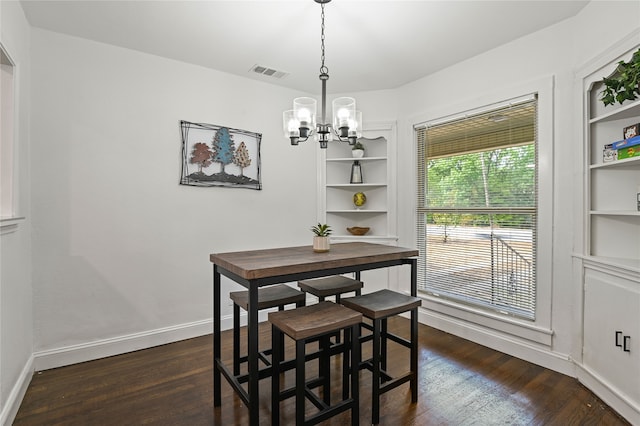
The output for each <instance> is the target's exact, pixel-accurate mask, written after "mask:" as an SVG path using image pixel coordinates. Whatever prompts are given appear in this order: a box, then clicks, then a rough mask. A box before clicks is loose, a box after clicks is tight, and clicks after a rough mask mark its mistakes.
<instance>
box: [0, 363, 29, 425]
mask: <svg viewBox="0 0 640 426" xmlns="http://www.w3.org/2000/svg"><path fill="white" fill-rule="evenodd" d="M33 371H34V368H33V355H31V356H30V357H29V359H28V360H27V363H26V364H25V366H24V368H23V369H22V371H21V372H20V376H19V377H18V380H17V382H16V383H15V385H14V386H13V388H11V392H10V393H9V397H8V398H7V401H6V403H5V404H4V405H3V406H2V412H0V425H2V426H10V425H11V424H12V423H13V420H14V419H15V418H16V414H18V410H19V409H20V404H22V399H23V398H24V394H25V393H27V388H28V387H29V383H31V377H33Z"/></svg>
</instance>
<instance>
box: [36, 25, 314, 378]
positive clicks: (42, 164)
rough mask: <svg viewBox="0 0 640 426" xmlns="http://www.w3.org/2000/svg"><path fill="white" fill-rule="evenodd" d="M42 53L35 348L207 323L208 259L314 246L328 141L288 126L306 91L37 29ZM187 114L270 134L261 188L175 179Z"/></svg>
mask: <svg viewBox="0 0 640 426" xmlns="http://www.w3.org/2000/svg"><path fill="white" fill-rule="evenodd" d="M32 52H33V56H32V57H33V64H32V69H33V71H32V77H33V102H32V105H33V108H32V122H33V132H32V144H33V147H32V158H31V160H32V170H33V179H32V184H33V199H34V202H33V207H34V208H33V210H34V214H33V226H34V230H33V238H34V264H35V265H37V267H36V268H35V271H34V294H35V296H34V300H35V303H34V311H35V340H36V351H37V352H38V353H37V355H41V356H46V355H54V354H55V353H56V352H57V351H60V350H62V351H64V349H65V348H67V349H69V348H71V349H73V348H75V349H78V348H79V347H77V346H76V347H74V345H84V344H90V343H91V342H95V341H102V342H103V343H109V342H110V341H106V342H105V339H116V340H118V339H122V338H123V336H125V337H126V336H129V337H132V335H133V337H143V338H140V339H137V343H135V342H134V343H132V344H134V345H146V344H151V343H158V340H154V337H153V336H144V335H145V333H153V332H154V330H156V331H157V330H165V331H167V329H169V331H172V332H173V331H175V330H173V329H174V328H176V327H178V328H180V327H183V326H184V327H186V328H185V330H184V332H183V333H178V334H177V335H168V336H166V340H171V339H175V338H179V337H188V336H189V335H190V334H198V333H204V332H207V331H208V332H210V330H211V323H210V321H211V316H212V301H211V300H212V289H211V287H212V265H211V263H210V262H209V254H210V253H213V252H224V251H233V250H246V249H253V248H264V247H269V246H287V245H306V244H311V237H312V234H311V232H310V231H309V228H310V226H311V225H312V224H313V223H314V221H315V220H316V205H315V204H316V201H315V200H316V198H315V189H316V170H315V167H316V155H317V152H318V147H317V146H315V145H313V144H312V143H307V144H301V145H300V146H299V147H297V148H292V147H291V146H290V145H289V143H288V141H287V140H285V139H284V138H283V136H282V134H281V114H282V111H283V110H285V109H287V108H288V107H290V105H291V101H292V99H293V97H294V95H299V94H296V93H294V92H293V91H289V90H284V89H282V88H279V87H276V86H273V85H269V84H264V83H260V82H256V81H253V80H248V79H243V78H239V77H235V76H231V75H228V74H224V73H221V72H217V71H212V70H209V69H205V68H201V67H197V66H193V65H188V64H184V63H180V62H177V61H171V60H167V59H164V58H160V57H156V56H152V55H147V54H141V53H139V52H136V51H131V50H126V49H122V48H119V47H114V46H109V45H105V44H100V43H95V42H91V41H88V40H84V39H79V38H73V37H69V36H66V35H62V34H57V33H52V32H48V31H44V30H39V29H34V30H33V32H32ZM180 120H187V121H191V122H200V123H211V124H217V125H224V126H229V127H232V128H239V129H244V130H250V131H254V132H258V133H262V148H261V156H262V166H261V169H262V181H263V189H262V190H261V191H256V190H248V189H238V188H202V187H189V186H182V185H178V181H179V176H180V165H181V139H180V128H179V121H180ZM223 284H224V288H223V289H222V295H223V299H225V298H226V293H227V292H228V291H229V289H230V287H229V282H227V281H225V282H223ZM223 315H227V316H229V315H231V308H230V307H229V306H226V305H225V306H223ZM140 333H142V335H143V336H140V335H139V334H140ZM144 338H148V341H145V340H144ZM162 339H165V338H160V340H162ZM111 343H113V342H111ZM131 348H132V347H131V346H129V347H127V345H124V346H123V347H122V348H116V349H115V350H122V349H131ZM70 360H73V359H72V358H67V359H63V360H62V362H68V361H70ZM56 362H57V361H56ZM56 362H54V364H55V363H56ZM42 366H43V367H47V366H51V365H50V364H47V363H45V364H43V365H42Z"/></svg>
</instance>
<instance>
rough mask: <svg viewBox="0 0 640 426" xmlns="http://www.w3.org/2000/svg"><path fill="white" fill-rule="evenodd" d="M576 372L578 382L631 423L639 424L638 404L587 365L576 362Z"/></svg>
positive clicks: (639, 409) (639, 412)
mask: <svg viewBox="0 0 640 426" xmlns="http://www.w3.org/2000/svg"><path fill="white" fill-rule="evenodd" d="M576 372H577V378H578V380H579V381H580V383H582V384H583V385H585V387H587V388H588V389H589V390H590V391H591V392H593V393H594V394H596V395H597V396H598V398H600V399H601V400H603V401H604V402H605V403H606V404H607V405H609V407H611V408H613V409H614V410H616V411H617V412H618V414H620V415H621V416H622V417H624V418H625V419H627V420H628V421H629V423H631V424H632V425H640V406H638V405H637V404H635V403H634V402H633V401H631V400H629V399H627V398H625V397H623V396H622V395H621V393H620V392H618V391H616V390H615V388H614V387H613V386H612V385H611V384H610V383H609V382H608V381H607V380H605V379H603V378H602V377H600V376H599V375H598V374H597V373H595V372H593V371H591V370H589V368H588V367H586V366H584V365H579V364H576Z"/></svg>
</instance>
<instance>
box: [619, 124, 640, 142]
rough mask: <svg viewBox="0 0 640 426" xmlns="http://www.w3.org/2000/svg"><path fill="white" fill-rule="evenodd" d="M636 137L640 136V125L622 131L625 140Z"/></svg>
mask: <svg viewBox="0 0 640 426" xmlns="http://www.w3.org/2000/svg"><path fill="white" fill-rule="evenodd" d="M634 136H640V124H634V125H632V126H627V127H625V128H624V129H622V137H623V138H625V139H629V138H632V137H634Z"/></svg>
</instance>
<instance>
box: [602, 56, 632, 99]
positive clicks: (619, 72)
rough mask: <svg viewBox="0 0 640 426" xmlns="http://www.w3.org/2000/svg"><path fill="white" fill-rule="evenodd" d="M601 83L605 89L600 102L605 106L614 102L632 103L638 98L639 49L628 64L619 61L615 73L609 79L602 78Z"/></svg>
mask: <svg viewBox="0 0 640 426" xmlns="http://www.w3.org/2000/svg"><path fill="white" fill-rule="evenodd" d="M602 83H603V84H604V86H605V88H604V90H603V91H602V93H601V97H600V100H601V101H602V103H604V105H605V106H607V105H613V104H615V103H616V102H618V103H619V104H621V105H622V103H623V102H624V101H627V100H629V101H633V100H635V99H637V98H638V97H640V49H638V50H637V51H636V52H635V53H634V54H633V56H632V57H631V60H630V61H629V62H625V61H620V62H618V67H617V68H616V72H615V73H614V74H613V75H612V76H610V77H604V78H603V79H602Z"/></svg>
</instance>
